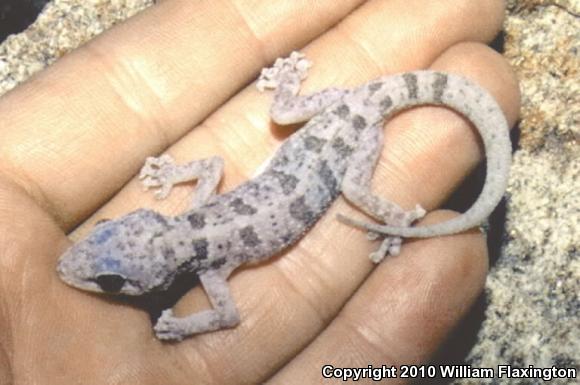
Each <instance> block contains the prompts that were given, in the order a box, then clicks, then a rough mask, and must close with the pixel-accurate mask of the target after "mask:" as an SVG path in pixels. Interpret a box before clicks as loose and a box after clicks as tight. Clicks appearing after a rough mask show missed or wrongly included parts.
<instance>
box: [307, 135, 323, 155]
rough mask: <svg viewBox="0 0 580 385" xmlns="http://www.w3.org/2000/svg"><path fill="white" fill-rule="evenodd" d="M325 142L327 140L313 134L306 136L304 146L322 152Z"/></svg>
mask: <svg viewBox="0 0 580 385" xmlns="http://www.w3.org/2000/svg"><path fill="white" fill-rule="evenodd" d="M325 143H326V140H324V139H321V138H317V137H316V136H312V135H311V136H307V137H305V138H304V147H306V149H307V150H308V151H313V152H320V151H321V150H322V147H323V146H324V144H325Z"/></svg>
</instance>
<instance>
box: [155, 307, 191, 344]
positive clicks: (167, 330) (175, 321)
mask: <svg viewBox="0 0 580 385" xmlns="http://www.w3.org/2000/svg"><path fill="white" fill-rule="evenodd" d="M179 321H180V320H179V318H176V317H175V316H174V315H173V311H172V310H171V309H167V310H164V311H163V312H162V313H161V316H160V317H159V318H158V319H157V323H156V324H155V326H154V327H153V330H154V331H155V335H156V336H157V338H158V339H160V340H164V341H181V340H182V339H183V337H184V336H185V334H184V332H183V330H182V327H181V325H180V322H179Z"/></svg>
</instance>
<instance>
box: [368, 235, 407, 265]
mask: <svg viewBox="0 0 580 385" xmlns="http://www.w3.org/2000/svg"><path fill="white" fill-rule="evenodd" d="M402 243H403V239H402V238H401V237H386V238H385V239H383V242H382V243H381V245H380V246H379V248H378V249H377V250H376V251H374V252H372V253H370V254H369V259H370V260H371V261H373V262H374V263H380V262H382V261H383V259H385V257H386V256H387V255H392V256H395V255H399V253H400V252H401V244H402Z"/></svg>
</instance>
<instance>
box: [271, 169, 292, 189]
mask: <svg viewBox="0 0 580 385" xmlns="http://www.w3.org/2000/svg"><path fill="white" fill-rule="evenodd" d="M270 174H271V175H272V176H273V177H274V178H276V179H277V180H278V183H280V186H281V187H282V191H283V192H284V194H290V193H291V192H292V191H294V189H295V188H296V185H298V178H296V177H295V176H294V175H290V174H286V173H284V172H282V171H270Z"/></svg>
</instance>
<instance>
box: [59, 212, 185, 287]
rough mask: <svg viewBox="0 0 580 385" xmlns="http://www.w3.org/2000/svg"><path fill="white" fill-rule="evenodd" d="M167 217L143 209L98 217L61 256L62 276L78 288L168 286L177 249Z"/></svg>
mask: <svg viewBox="0 0 580 385" xmlns="http://www.w3.org/2000/svg"><path fill="white" fill-rule="evenodd" d="M170 228H171V225H169V224H168V223H167V221H166V219H165V218H164V217H163V216H162V215H160V214H158V213H156V212H154V211H151V210H144V209H140V210H137V211H134V212H132V213H130V214H128V215H126V216H124V217H122V218H120V219H117V220H106V221H100V222H98V223H97V225H96V226H95V228H94V229H93V231H92V232H91V233H90V234H89V235H88V236H87V237H86V238H85V239H83V240H82V241H80V242H77V243H76V244H74V245H73V246H71V247H70V248H69V249H68V250H67V251H66V252H65V253H64V254H63V255H62V256H61V257H60V259H59V261H58V266H57V271H58V274H59V276H60V278H61V279H62V280H63V281H64V282H66V283H67V284H69V285H71V286H74V287H76V288H79V289H82V290H87V291H92V292H99V293H109V294H126V295H141V294H144V293H149V292H152V291H155V290H163V289H165V288H166V287H167V286H168V285H169V284H170V283H171V281H172V280H173V275H174V272H175V268H174V264H175V259H174V252H173V250H172V249H171V247H168V246H167V244H166V241H165V239H166V238H165V237H164V236H163V235H164V234H166V233H167V231H168V230H170Z"/></svg>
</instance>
